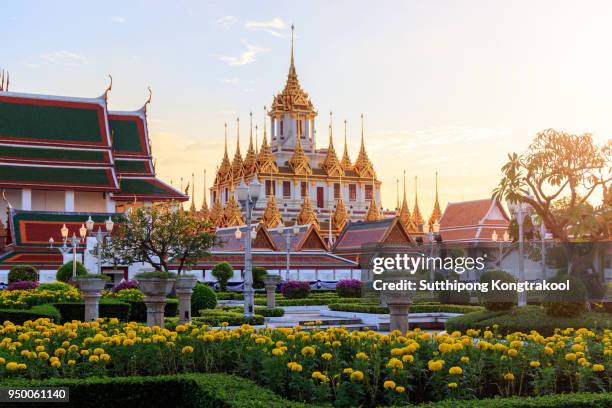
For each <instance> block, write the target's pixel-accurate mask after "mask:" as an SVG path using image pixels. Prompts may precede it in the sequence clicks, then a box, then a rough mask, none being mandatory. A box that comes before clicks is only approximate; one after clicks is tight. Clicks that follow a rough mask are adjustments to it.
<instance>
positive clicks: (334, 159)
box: [321, 111, 344, 177]
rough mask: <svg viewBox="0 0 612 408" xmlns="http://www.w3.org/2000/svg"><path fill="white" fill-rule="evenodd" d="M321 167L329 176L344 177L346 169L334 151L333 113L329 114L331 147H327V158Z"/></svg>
mask: <svg viewBox="0 0 612 408" xmlns="http://www.w3.org/2000/svg"><path fill="white" fill-rule="evenodd" d="M321 167H322V168H323V170H325V172H326V173H327V175H329V176H332V175H333V176H340V177H342V176H343V175H344V169H342V165H341V164H340V161H339V160H338V156H337V155H336V149H334V137H333V128H332V113H331V111H330V112H329V146H328V147H327V155H326V156H325V160H323V163H322V164H321Z"/></svg>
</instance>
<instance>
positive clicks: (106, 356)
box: [92, 353, 111, 363]
mask: <svg viewBox="0 0 612 408" xmlns="http://www.w3.org/2000/svg"><path fill="white" fill-rule="evenodd" d="M92 357H93V356H92ZM110 359H111V356H110V355H109V354H106V353H104V354H100V360H102V361H104V362H105V363H108V362H109V361H110Z"/></svg>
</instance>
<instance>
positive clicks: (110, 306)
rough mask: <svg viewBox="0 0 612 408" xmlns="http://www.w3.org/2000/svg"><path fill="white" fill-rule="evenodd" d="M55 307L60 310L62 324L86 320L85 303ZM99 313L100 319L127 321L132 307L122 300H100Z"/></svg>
mask: <svg viewBox="0 0 612 408" xmlns="http://www.w3.org/2000/svg"><path fill="white" fill-rule="evenodd" d="M53 306H54V307H55V308H56V309H57V310H59V312H60V314H61V316H62V323H65V322H71V321H73V320H81V321H82V320H84V319H85V303H82V302H65V303H54V304H53ZM99 312H100V317H116V318H117V319H119V320H123V321H127V320H128V318H129V316H130V305H129V303H126V302H122V301H120V300H115V299H100V310H99Z"/></svg>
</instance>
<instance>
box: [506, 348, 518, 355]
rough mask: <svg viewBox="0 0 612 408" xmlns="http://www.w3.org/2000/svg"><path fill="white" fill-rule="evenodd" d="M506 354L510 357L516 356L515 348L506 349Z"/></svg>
mask: <svg viewBox="0 0 612 408" xmlns="http://www.w3.org/2000/svg"><path fill="white" fill-rule="evenodd" d="M508 355H509V356H510V357H516V356H517V355H518V351H517V350H516V349H513V348H511V349H508Z"/></svg>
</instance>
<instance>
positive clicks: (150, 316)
mask: <svg viewBox="0 0 612 408" xmlns="http://www.w3.org/2000/svg"><path fill="white" fill-rule="evenodd" d="M174 282H175V279H161V278H140V279H138V287H139V288H140V290H141V291H142V293H143V294H144V303H145V305H146V306H147V326H149V327H151V326H159V327H164V308H165V307H166V296H168V294H169V293H170V292H171V291H172V288H173V287H174Z"/></svg>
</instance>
